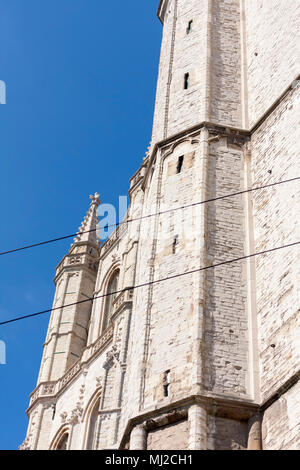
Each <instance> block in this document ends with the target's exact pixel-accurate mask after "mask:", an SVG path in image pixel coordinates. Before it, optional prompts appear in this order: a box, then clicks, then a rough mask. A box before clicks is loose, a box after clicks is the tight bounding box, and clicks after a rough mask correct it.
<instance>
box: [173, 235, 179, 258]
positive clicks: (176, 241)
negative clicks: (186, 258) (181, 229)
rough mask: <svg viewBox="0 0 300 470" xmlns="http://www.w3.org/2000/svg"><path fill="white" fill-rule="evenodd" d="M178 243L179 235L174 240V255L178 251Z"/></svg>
mask: <svg viewBox="0 0 300 470" xmlns="http://www.w3.org/2000/svg"><path fill="white" fill-rule="evenodd" d="M177 245H178V235H176V237H174V240H173V255H175V253H176V248H177Z"/></svg>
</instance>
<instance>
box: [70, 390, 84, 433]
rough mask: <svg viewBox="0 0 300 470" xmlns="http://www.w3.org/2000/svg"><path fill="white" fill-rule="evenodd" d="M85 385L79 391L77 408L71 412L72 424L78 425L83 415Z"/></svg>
mask: <svg viewBox="0 0 300 470" xmlns="http://www.w3.org/2000/svg"><path fill="white" fill-rule="evenodd" d="M84 392H85V385H84V384H83V385H81V387H80V390H79V400H78V402H77V403H76V406H75V408H73V410H72V411H71V417H70V419H69V421H68V422H69V423H70V424H77V423H79V421H80V418H81V417H82V415H83V400H84Z"/></svg>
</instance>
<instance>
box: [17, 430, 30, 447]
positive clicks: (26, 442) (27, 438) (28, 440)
mask: <svg viewBox="0 0 300 470" xmlns="http://www.w3.org/2000/svg"><path fill="white" fill-rule="evenodd" d="M32 436H33V434H32V433H30V434H28V436H27V437H26V439H25V441H24V442H23V443H22V444H21V445H20V446H19V447H18V449H19V450H31V447H30V443H31V439H32Z"/></svg>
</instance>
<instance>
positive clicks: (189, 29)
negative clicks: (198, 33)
mask: <svg viewBox="0 0 300 470" xmlns="http://www.w3.org/2000/svg"><path fill="white" fill-rule="evenodd" d="M193 23H194V22H193V20H191V21H189V24H188V27H187V29H186V34H190V33H191V32H192V31H193Z"/></svg>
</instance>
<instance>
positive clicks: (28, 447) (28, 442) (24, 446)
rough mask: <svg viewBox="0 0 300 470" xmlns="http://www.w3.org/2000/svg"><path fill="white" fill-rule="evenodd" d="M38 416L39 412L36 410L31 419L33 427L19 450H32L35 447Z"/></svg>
mask: <svg viewBox="0 0 300 470" xmlns="http://www.w3.org/2000/svg"><path fill="white" fill-rule="evenodd" d="M37 415H38V410H36V411H35V412H34V413H33V415H32V418H31V426H30V432H29V434H27V437H26V439H25V440H24V441H23V443H22V444H21V445H20V446H19V450H31V449H32V446H33V440H34V428H35V425H36V421H35V420H36V418H37Z"/></svg>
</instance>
